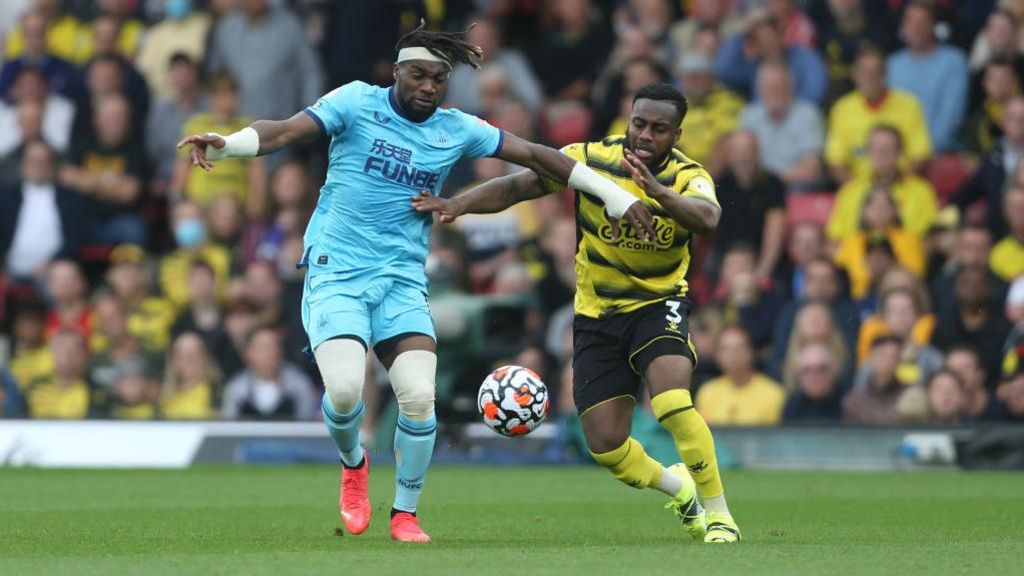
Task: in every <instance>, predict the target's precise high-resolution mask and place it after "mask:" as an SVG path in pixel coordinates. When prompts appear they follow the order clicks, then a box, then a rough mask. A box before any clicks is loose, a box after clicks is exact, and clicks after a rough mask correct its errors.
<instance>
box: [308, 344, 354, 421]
mask: <svg viewBox="0 0 1024 576" xmlns="http://www.w3.org/2000/svg"><path fill="white" fill-rule="evenodd" d="M315 355H316V363H317V366H319V367H320V375H321V376H322V377H323V380H324V390H325V391H326V394H327V401H328V402H330V404H331V408H333V409H334V411H335V412H337V413H338V414H348V413H350V412H352V410H354V409H355V407H356V406H357V405H358V404H359V399H360V398H362V396H363V381H364V379H365V376H366V349H364V348H363V345H362V344H361V343H360V342H357V341H355V340H352V339H349V338H338V339H334V340H328V341H326V342H324V343H323V344H320V345H319V346H317V348H316V352H315Z"/></svg>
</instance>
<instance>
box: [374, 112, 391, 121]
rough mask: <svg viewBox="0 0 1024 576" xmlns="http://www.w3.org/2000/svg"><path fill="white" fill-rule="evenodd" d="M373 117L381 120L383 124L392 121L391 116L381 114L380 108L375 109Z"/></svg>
mask: <svg viewBox="0 0 1024 576" xmlns="http://www.w3.org/2000/svg"><path fill="white" fill-rule="evenodd" d="M373 119H374V120H376V121H377V122H380V123H381V124H387V123H388V122H391V118H389V117H387V116H385V115H383V114H381V113H380V111H379V110H374V111H373Z"/></svg>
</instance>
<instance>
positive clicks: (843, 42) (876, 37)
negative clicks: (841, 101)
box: [817, 0, 894, 104]
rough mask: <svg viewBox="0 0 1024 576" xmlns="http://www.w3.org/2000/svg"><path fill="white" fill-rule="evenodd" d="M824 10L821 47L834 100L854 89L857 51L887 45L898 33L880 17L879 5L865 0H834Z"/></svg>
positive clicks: (820, 26)
mask: <svg viewBox="0 0 1024 576" xmlns="http://www.w3.org/2000/svg"><path fill="white" fill-rule="evenodd" d="M821 4H827V8H822V9H821V10H820V12H821V14H820V19H819V21H818V46H817V47H818V51H819V52H820V53H821V55H822V58H824V59H825V66H826V67H827V69H828V79H829V82H828V96H827V98H826V102H827V103H829V104H831V103H833V102H835V101H836V100H837V99H838V98H839V97H840V96H842V95H843V94H845V93H847V92H849V91H850V90H852V89H853V82H852V74H851V72H852V70H853V67H854V63H855V61H856V60H857V53H858V50H860V49H861V48H862V47H863V46H865V45H872V46H876V47H878V48H880V49H884V48H886V47H887V46H886V44H887V43H888V40H889V38H892V37H893V36H894V35H892V34H889V33H888V31H887V30H886V26H885V24H884V20H883V19H882V18H879V14H877V12H878V11H879V10H878V9H877V5H875V3H873V2H864V1H863V0H830V1H829V2H827V3H819V4H818V6H821Z"/></svg>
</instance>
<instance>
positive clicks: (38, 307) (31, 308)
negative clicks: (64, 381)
mask: <svg viewBox="0 0 1024 576" xmlns="http://www.w3.org/2000/svg"><path fill="white" fill-rule="evenodd" d="M11 333H12V334H13V336H14V346H13V350H12V351H11V363H10V370H11V376H13V377H14V380H15V382H17V383H18V387H19V388H20V389H22V390H24V389H25V387H26V386H28V383H29V382H31V381H33V380H36V379H37V378H42V377H44V376H46V375H48V374H50V373H52V372H53V355H52V354H50V347H49V346H47V345H46V336H45V334H46V305H45V304H43V303H42V302H40V301H37V300H30V301H28V302H25V303H23V304H19V305H18V306H17V307H16V308H15V309H14V322H13V328H12V330H11Z"/></svg>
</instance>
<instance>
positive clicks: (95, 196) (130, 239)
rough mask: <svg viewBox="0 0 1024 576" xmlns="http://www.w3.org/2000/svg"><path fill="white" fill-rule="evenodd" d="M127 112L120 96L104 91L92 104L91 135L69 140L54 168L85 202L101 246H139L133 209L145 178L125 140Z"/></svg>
mask: <svg viewBox="0 0 1024 576" xmlns="http://www.w3.org/2000/svg"><path fill="white" fill-rule="evenodd" d="M130 121H131V110H130V108H129V104H128V101H127V100H125V99H124V98H123V97H121V96H116V95H110V96H105V97H103V99H101V100H100V101H99V102H98V103H97V106H96V114H95V116H94V119H93V125H94V127H95V130H96V136H95V138H88V139H86V140H84V141H82V142H78V143H76V144H75V146H74V148H73V149H72V150H71V153H70V154H69V156H68V160H67V163H65V164H64V166H63V167H62V168H61V170H60V182H61V184H62V185H64V186H67V187H68V188H70V189H71V190H73V191H75V192H77V193H78V194H80V195H82V197H83V198H85V199H86V201H87V202H88V204H89V214H90V217H91V218H92V220H93V224H94V226H95V230H94V232H93V235H92V236H93V238H94V239H95V241H97V242H100V243H103V244H110V245H113V244H119V243H130V244H140V245H141V244H144V243H145V240H146V228H145V224H144V223H143V221H142V218H141V217H140V216H139V213H138V209H139V206H140V203H141V200H142V184H143V182H144V181H145V164H146V160H145V155H144V154H143V152H142V151H141V150H139V148H138V147H137V146H134V145H132V142H131V140H130V138H129V130H130V127H129V122H130Z"/></svg>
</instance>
